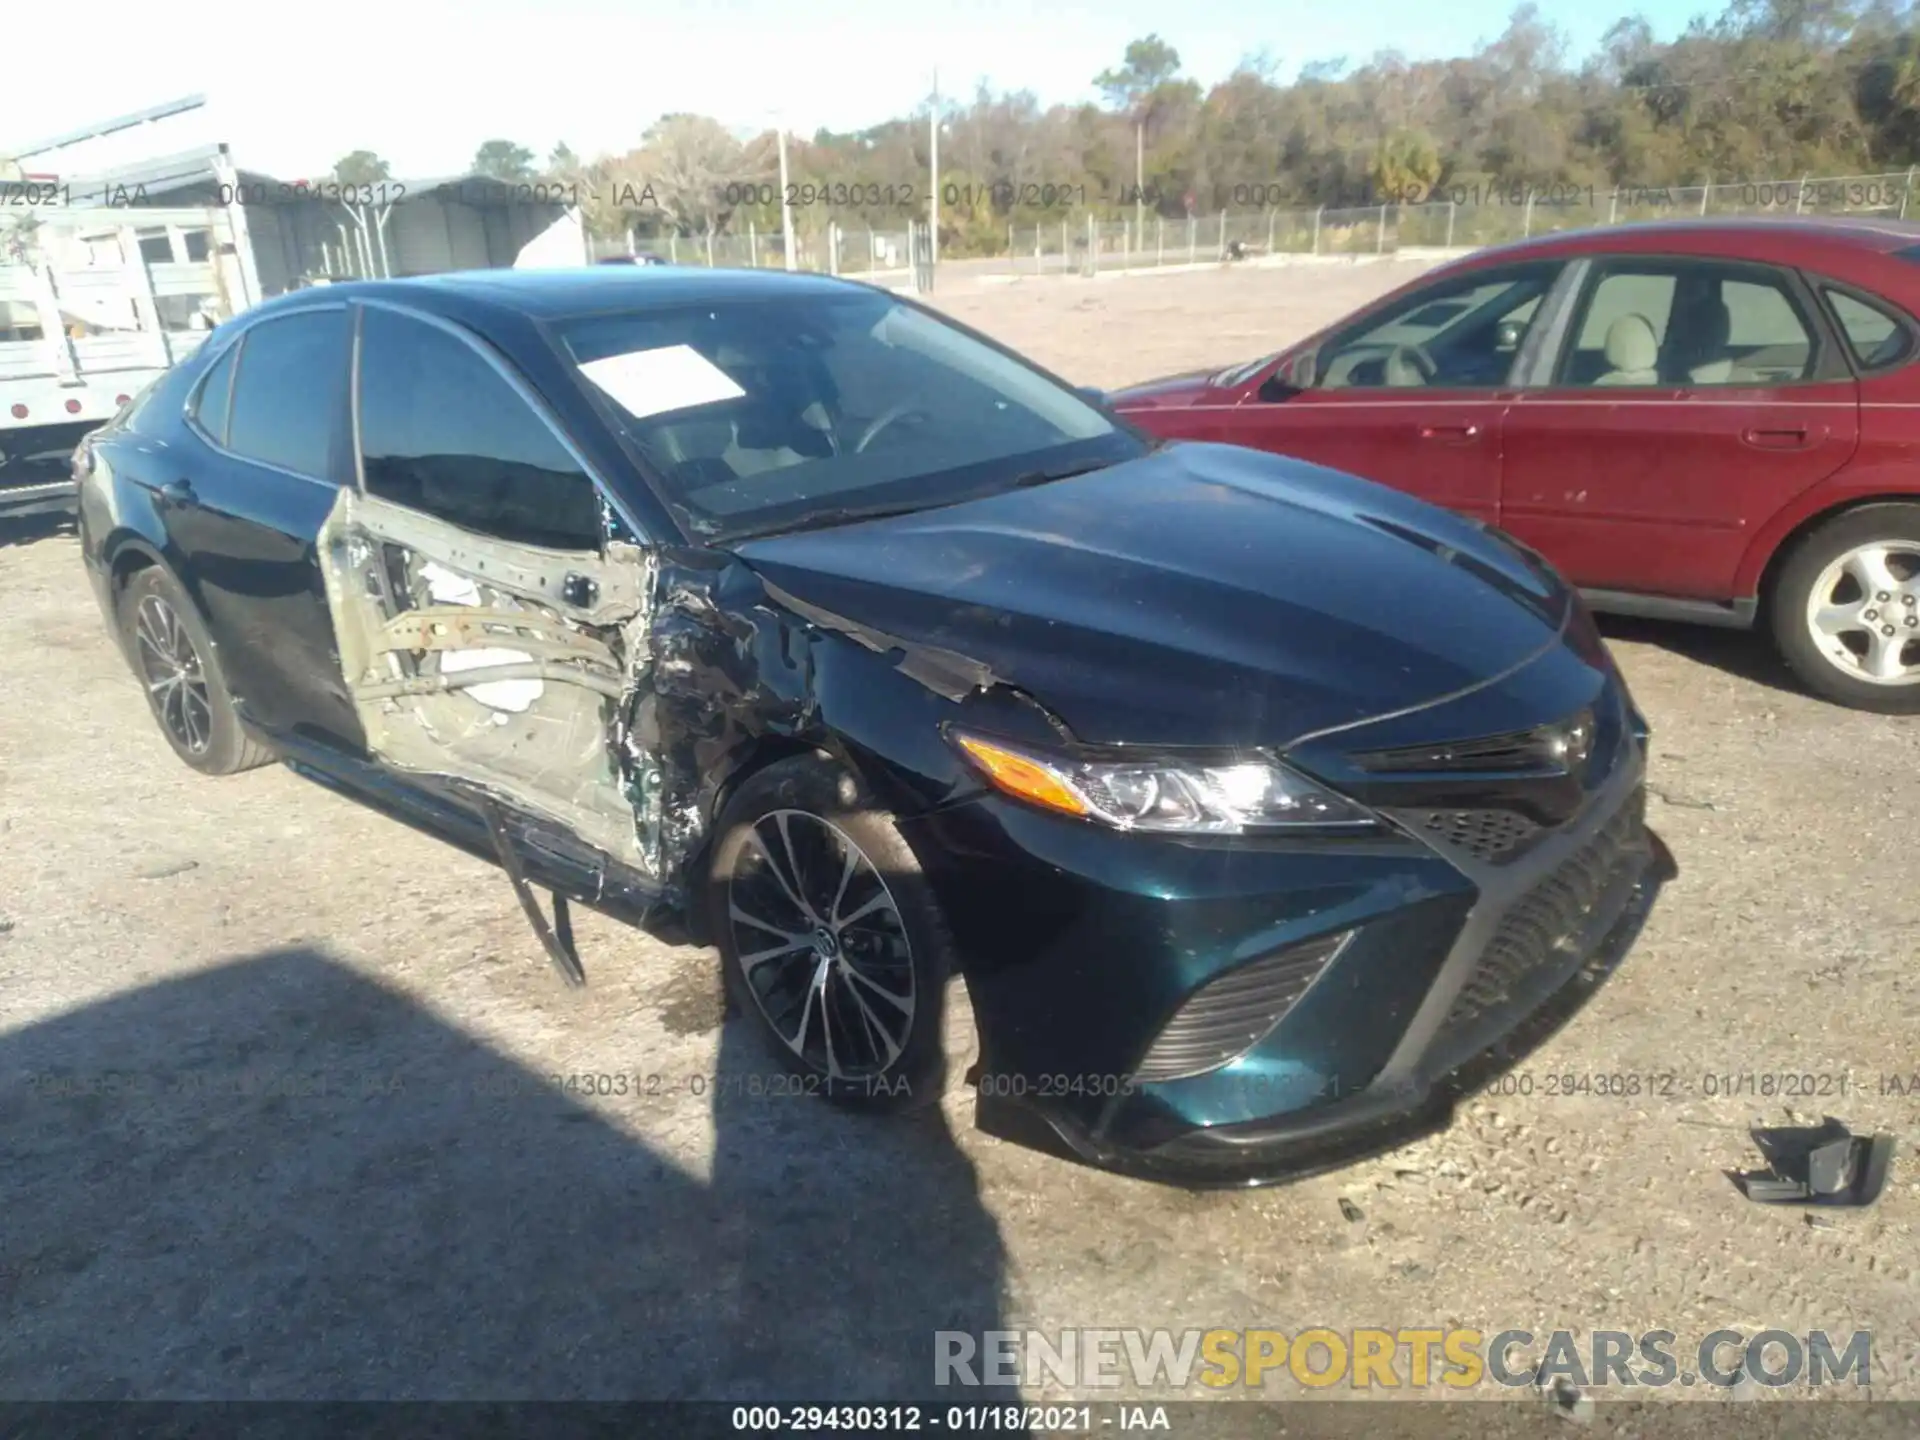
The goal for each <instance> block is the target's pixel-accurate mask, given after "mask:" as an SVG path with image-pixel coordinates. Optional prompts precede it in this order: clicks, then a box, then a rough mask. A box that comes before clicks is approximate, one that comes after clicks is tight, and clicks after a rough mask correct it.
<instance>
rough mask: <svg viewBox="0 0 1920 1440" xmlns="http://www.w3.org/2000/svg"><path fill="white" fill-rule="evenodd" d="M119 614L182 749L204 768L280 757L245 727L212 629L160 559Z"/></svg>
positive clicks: (166, 725)
mask: <svg viewBox="0 0 1920 1440" xmlns="http://www.w3.org/2000/svg"><path fill="white" fill-rule="evenodd" d="M119 615H120V627H121V629H122V630H123V631H124V632H125V634H126V637H127V642H128V648H129V649H130V650H131V651H132V653H133V660H134V673H135V674H136V675H137V676H139V678H140V683H141V684H142V686H144V687H145V689H146V692H147V706H148V708H149V709H150V710H152V712H153V718H154V723H155V724H157V725H159V727H160V733H161V734H162V735H164V736H166V739H167V743H168V744H169V745H171V746H172V747H173V753H174V754H176V755H178V756H179V757H180V758H181V759H182V760H184V761H186V763H187V764H189V765H191V766H192V767H193V768H194V769H195V770H198V771H199V772H200V773H201V774H203V775H233V774H236V773H238V772H239V771H242V770H252V769H254V768H255V767H257V766H260V765H264V764H266V763H267V762H268V761H269V760H271V759H273V752H272V751H271V750H269V749H267V747H266V746H264V745H262V744H260V743H259V742H258V741H256V740H253V739H251V738H249V737H248V735H247V733H246V732H245V731H244V730H243V729H241V727H240V719H239V717H238V716H237V715H235V714H234V712H233V695H232V693H231V692H230V691H228V689H227V680H226V676H225V674H224V673H222V671H221V669H220V659H219V656H218V654H217V653H216V652H215V650H214V645H213V640H212V637H210V636H209V635H208V634H207V629H206V626H205V625H203V624H202V623H201V621H200V612H199V611H198V610H197V609H196V608H195V607H194V604H193V602H192V600H190V599H188V597H187V594H186V592H185V591H184V590H182V589H181V588H180V584H179V582H178V581H176V580H175V579H174V578H173V577H172V576H171V575H169V574H168V573H167V572H166V571H164V570H162V569H160V568H159V567H158V566H149V567H148V568H147V569H145V570H142V571H140V572H139V573H138V574H136V575H135V576H134V577H133V579H131V580H130V581H128V582H127V586H126V588H125V589H124V590H122V591H121V592H120V607H119Z"/></svg>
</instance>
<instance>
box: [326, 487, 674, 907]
mask: <svg viewBox="0 0 1920 1440" xmlns="http://www.w3.org/2000/svg"><path fill="white" fill-rule="evenodd" d="M319 546H320V552H321V568H322V571H323V574H324V576H325V580H326V586H327V599H328V605H329V608H330V609H331V611H332V613H333V620H334V630H335V634H336V636H337V637H338V641H339V647H340V662H341V669H342V672H343V674H344V676H345V679H346V681H347V684H348V686H349V688H350V690H351V692H352V695H353V699H354V704H355V708H356V709H357V711H358V712H359V715H360V719H361V723H362V726H363V728H364V729H365V732H366V736H367V746H368V748H369V750H370V751H372V753H373V754H374V755H375V756H377V757H378V758H380V759H381V760H383V761H384V762H386V763H387V764H390V765H392V766H393V767H394V768H396V769H399V770H411V771H415V772H418V773H421V774H426V775H436V776H444V777H447V778H450V779H453V780H457V781H460V782H462V783H463V784H465V785H469V786H472V787H474V788H476V789H478V790H480V791H482V792H483V793H486V794H491V795H496V796H498V797H500V798H501V799H502V800H504V801H506V802H508V803H509V804H510V805H511V806H512V807H513V808H515V809H517V810H519V811H520V812H522V813H525V814H528V815H531V816H535V817H540V818H543V819H546V820H549V821H551V822H553V823H554V824H555V825H557V826H558V827H559V828H560V829H562V830H563V831H565V832H567V833H569V834H571V835H573V836H575V837H577V838H578V839H579V840H580V841H581V842H583V843H584V844H586V845H589V846H591V847H593V848H595V849H597V850H600V851H602V852H603V853H605V854H607V855H610V856H612V857H614V858H615V859H617V860H619V861H620V862H621V863H623V864H625V865H628V866H631V867H633V868H635V869H638V870H640V871H641V872H643V873H645V874H649V875H657V874H658V873H659V867H660V863H661V861H660V856H659V854H658V852H657V851H655V852H651V853H649V852H648V851H647V850H646V849H645V848H644V847H643V845H642V842H641V838H640V836H639V834H638V832H637V830H636V826H635V821H634V812H633V809H632V807H631V805H630V803H629V800H628V796H627V784H628V777H627V774H626V771H625V766H624V764H623V756H622V752H621V751H620V750H619V748H618V747H617V746H616V744H615V743H613V742H614V737H615V736H616V735H617V734H618V733H619V730H620V727H621V724H622V717H621V714H620V710H621V707H622V706H623V705H625V704H628V703H629V702H630V697H631V691H632V681H631V674H630V669H631V667H630V649H631V646H632V644H633V637H632V634H631V632H630V627H631V625H632V623H633V622H634V621H635V619H636V618H637V617H640V616H641V615H642V613H643V611H644V610H645V608H646V595H647V591H648V589H649V588H650V585H651V580H650V577H649V568H650V567H649V564H648V562H647V560H646V558H645V557H644V556H643V555H642V554H641V552H640V551H639V550H638V549H636V548H635V547H632V546H620V545H616V546H611V547H609V549H608V551H607V553H606V554H605V555H604V556H602V555H587V554H570V553H567V552H562V551H553V550H547V549H543V548H540V547H535V546H527V545H518V544H514V543H512V542H509V541H504V540H492V539H489V538H487V537H484V536H479V535H475V534H473V533H472V532H469V531H465V530H462V529H459V528H458V527H456V526H453V525H451V524H448V523H446V522H444V521H438V520H434V519H432V518H431V517H428V516H424V515H421V514H420V513H419V512H417V511H413V510H410V509H407V508H405V507H402V506H399V505H394V504H391V503H389V502H386V501H383V500H381V499H379V498H378V497H372V496H366V495H361V494H358V493H356V492H354V491H351V490H342V491H341V492H340V496H339V499H338V500H336V502H335V504H334V509H333V512H332V513H331V514H330V515H329V517H328V519H327V522H326V524H325V525H324V526H323V527H322V529H321V532H320V535H319ZM583 577H584V578H586V579H589V580H591V582H592V584H591V586H588V587H584V588H583V587H582V586H580V584H579V583H578V582H579V581H580V580H581V579H582V578H583ZM570 581H571V582H572V584H571V585H570ZM570 595H572V596H581V595H584V596H586V597H587V598H588V600H589V602H590V603H588V604H586V605H581V604H578V603H573V601H572V600H570V598H569V596H570Z"/></svg>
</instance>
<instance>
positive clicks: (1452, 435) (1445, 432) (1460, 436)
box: [1420, 425, 1480, 445]
mask: <svg viewBox="0 0 1920 1440" xmlns="http://www.w3.org/2000/svg"><path fill="white" fill-rule="evenodd" d="M1420 438H1421V439H1422V440H1439V441H1443V442H1445V443H1447V444H1450V445H1464V444H1465V443H1466V442H1467V441H1469V440H1478V439H1479V438H1480V427H1479V426H1478V425H1422V426H1421V427H1420Z"/></svg>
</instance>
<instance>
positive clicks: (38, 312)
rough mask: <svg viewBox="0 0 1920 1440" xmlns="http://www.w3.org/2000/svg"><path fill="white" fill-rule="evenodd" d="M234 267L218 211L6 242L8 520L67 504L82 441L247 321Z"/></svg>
mask: <svg viewBox="0 0 1920 1440" xmlns="http://www.w3.org/2000/svg"><path fill="white" fill-rule="evenodd" d="M236 258H237V257H236V256H235V253H234V246H233V244H232V240H231V237H230V234H229V232H228V228H227V217H226V215H225V213H224V211H222V210H220V209H217V208H205V207H189V208H184V209H177V210H160V209H139V210H134V209H125V208H121V209H114V208H94V209H78V208H76V209H70V210H69V209H57V208H49V209H47V210H45V211H42V212H41V213H39V214H38V215H36V216H35V217H34V223H32V225H31V226H30V227H28V228H15V229H14V230H12V231H11V232H7V233H0V512H4V513H20V512H21V511H23V510H27V509H46V508H55V507H57V506H58V505H61V504H63V503H66V502H67V501H68V499H69V497H70V495H71V485H70V483H69V481H68V479H67V477H66V475H65V471H64V461H65V459H66V457H67V455H68V454H69V453H71V451H72V449H73V447H74V445H75V444H77V443H78V441H79V439H80V437H81V436H82V435H84V434H85V433H86V432H87V431H88V430H90V429H92V428H93V427H95V426H97V425H100V424H103V423H104V422H106V421H107V420H110V419H112V418H113V416H114V414H115V413H116V412H117V411H118V410H119V409H120V407H121V406H123V405H125V404H126V403H127V401H128V400H129V399H130V398H131V397H132V396H133V395H135V394H137V393H138V392H139V391H140V390H141V389H143V388H144V387H145V386H146V385H147V384H148V383H150V382H151V381H153V380H155V379H157V378H158V377H159V376H160V375H161V374H162V373H163V372H164V371H166V370H167V368H168V367H169V366H171V365H173V364H175V363H176V362H178V361H179V360H181V359H183V358H185V357H186V356H188V355H191V354H192V353H193V352H194V351H195V350H196V349H198V348H199V346H200V344H201V342H202V341H203V340H205V338H206V335H207V332H208V331H209V330H211V329H212V328H213V327H214V326H215V325H217V324H219V323H220V321H221V320H223V319H225V318H227V317H228V316H229V315H231V314H233V313H234V312H235V310H236V309H239V308H244V306H243V305H241V306H237V305H236V304H235V303H234V298H235V290H236V282H239V277H238V276H237V274H236V273H235V271H236V269H237V266H236V264H235V263H234V262H235V260H236ZM241 283H243V282H241ZM49 466H52V467H54V473H52V474H49V473H47V470H48V467H49Z"/></svg>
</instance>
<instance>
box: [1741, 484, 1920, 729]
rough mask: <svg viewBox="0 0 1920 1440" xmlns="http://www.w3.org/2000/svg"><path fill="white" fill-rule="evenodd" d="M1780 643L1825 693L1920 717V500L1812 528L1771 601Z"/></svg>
mask: <svg viewBox="0 0 1920 1440" xmlns="http://www.w3.org/2000/svg"><path fill="white" fill-rule="evenodd" d="M1768 623H1769V625H1770V627H1771V628H1772V631H1773V637H1774V643H1775V644H1777V645H1778V646H1779V647H1780V653H1781V654H1782V655H1783V656H1784V657H1785V659H1786V662H1787V664H1788V665H1789V666H1791V667H1792V669H1793V672H1794V674H1795V675H1797V676H1799V678H1800V680H1801V682H1802V683H1803V684H1804V685H1806V687H1807V688H1808V689H1809V690H1811V691H1813V693H1814V694H1816V695H1819V696H1821V697H1823V698H1824V699H1828V700H1832V701H1835V702H1837V703H1839V704H1841V705H1846V706H1849V707H1851V708H1853V709H1855V710H1872V711H1877V712H1879V713H1880V714H1883V715H1912V714H1920V505H1911V504H1887V505H1867V506H1863V507H1861V508H1860V509H1858V510H1849V511H1848V512H1847V513H1846V514H1844V515H1839V516H1836V517H1835V518H1833V519H1832V520H1829V521H1827V522H1826V523H1825V524H1824V525H1822V526H1820V527H1819V528H1818V529H1816V530H1814V531H1813V532H1812V533H1810V534H1809V535H1808V536H1807V537H1806V538H1805V539H1804V540H1802V541H1801V542H1800V544H1799V545H1798V546H1796V547H1795V549H1794V551H1793V553H1792V554H1791V555H1789V556H1788V557H1787V560H1786V562H1785V563H1784V564H1783V565H1782V566H1781V569H1780V575H1779V579H1778V580H1777V581H1776V582H1775V584H1774V586H1773V590H1772V594H1771V595H1770V596H1769V597H1768Z"/></svg>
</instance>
